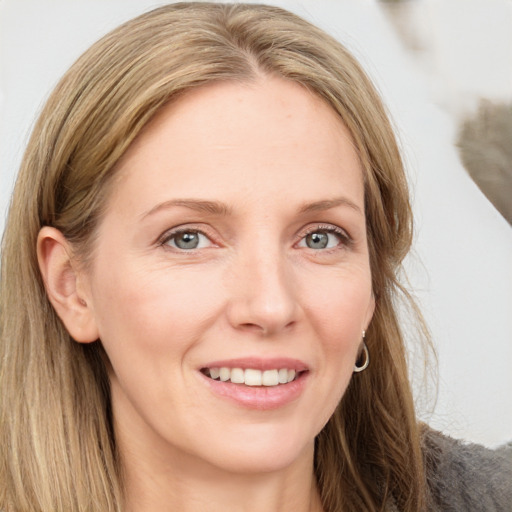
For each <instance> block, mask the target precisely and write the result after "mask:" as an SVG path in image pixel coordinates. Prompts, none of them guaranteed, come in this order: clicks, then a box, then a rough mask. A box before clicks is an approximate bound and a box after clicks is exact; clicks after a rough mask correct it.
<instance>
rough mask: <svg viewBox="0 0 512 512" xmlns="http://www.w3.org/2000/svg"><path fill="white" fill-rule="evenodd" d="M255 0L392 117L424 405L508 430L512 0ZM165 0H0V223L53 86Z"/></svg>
mask: <svg viewBox="0 0 512 512" xmlns="http://www.w3.org/2000/svg"><path fill="white" fill-rule="evenodd" d="M265 3H269V4H274V5H279V6H282V7H285V8H287V9H289V10H292V11H294V12H296V13H297V14H299V15H301V16H303V17H305V18H307V19H309V20H310V21H312V22H313V23H315V24H317V25H319V26H321V27H322V28H324V29H325V30H327V31H328V32H330V33H331V34H332V35H334V36H335V37H337V38H338V39H339V40H340V41H341V42H343V43H344V44H345V45H346V46H347V47H348V48H349V49H350V50H351V51H352V52H353V53H354V54H355V55H356V57H357V58H358V59H359V60H360V61H361V62H362V64H363V66H364V67H365V69H366V70H367V72H368V73H369V74H370V76H371V77H372V78H373V80H374V82H375V83H376V84H377V87H378V89H379V90H380V92H381V94H382V95H383V97H384V100H385V102H386V104H387V105H388V108H389V111H390V114H391V116H392V118H393V120H394V124H395V127H396V131H397V134H398V137H399V140H400V143H401V147H402V150H403V153H404V157H405V160H406V163H407V170H408V174H409V179H410V184H411V190H412V197H413V206H414V212H415V216H416V226H415V233H416V237H415V244H414V251H413V253H412V254H411V256H410V257H409V258H408V260H407V265H406V266H407V273H408V278H409V284H408V287H409V288H410V289H411V290H412V291H413V294H414V295H415V296H416V298H417V299H418V301H419V303H420V306H421V308H422V311H423V313H424V315H425V317H426V320H427V323H428V324H429V327H430V329H431V331H432V337H433V340H434V344H435V346H436V350H437V354H438V362H437V363H436V362H435V361H434V362H433V364H434V365H436V364H437V367H438V369H439V378H438V387H437V391H436V387H435V385H432V384H431V385H426V384H425V380H424V378H423V376H424V364H423V360H422V358H421V351H419V350H418V349H417V347H416V346H415V342H414V340H415V337H414V331H413V330H411V336H410V348H411V354H412V361H411V374H412V378H413V382H414V385H415V389H416V395H417V403H418V411H419V414H420V417H421V418H422V419H424V420H425V421H427V422H428V423H430V424H431V425H432V426H434V427H435V428H438V429H440V430H442V431H444V432H445V433H447V434H451V435H453V436H456V437H461V438H464V439H467V440H471V441H475V442H480V443H483V444H486V445H488V446H496V445H498V444H501V443H503V442H505V441H507V440H510V439H512V227H511V223H512V206H511V205H512V184H511V180H512V0H401V1H400V0H396V1H392V0H387V1H384V0H381V1H379V0H309V1H308V0H303V1H291V0H290V1H286V0H282V1H272V0H267V1H266V2H265ZM161 4H162V2H155V1H148V0H73V1H72V2H70V1H69V0H0V231H1V229H2V228H3V225H4V222H5V215H6V212H7V208H8V202H9V197H10V193H11V190H12V186H13V183H14V179H15V175H16V172H17V168H18V167H19V162H20V160H21V156H22V153H23V149H24V146H25V145H26V142H27V140H28V135H29V133H30V129H31V126H32V124H33V122H34V120H35V117H36V114H37V112H38V111H39V110H40V108H41V106H42V103H43V102H44V99H45V98H46V97H47V95H48V94H49V91H50V90H51V89H52V88H53V86H54V85H55V84H56V82H57V80H58V79H59V77H60V76H61V75H62V74H63V73H64V71H65V70H66V69H67V68H68V67H69V66H70V65H71V64H72V62H73V61H74V60H75V59H76V58H77V57H78V55H79V54H80V53H82V52H83V51H84V50H85V49H86V48H87V47H88V46H90V44H92V43H93V42H94V41H95V40H96V39H98V38H99V37H100V36H101V35H103V34H104V33H106V32H107V31H108V30H110V29H112V28H114V27H115V26H117V25H118V24H119V23H121V22H123V21H125V20H127V19H129V18H132V17H133V16H135V15H137V14H139V13H141V12H143V11H146V10H149V9H150V8H153V7H157V6H158V5H161ZM404 315H407V313H406V312H405V313H404ZM405 320H406V323H408V322H407V317H406V318H405Z"/></svg>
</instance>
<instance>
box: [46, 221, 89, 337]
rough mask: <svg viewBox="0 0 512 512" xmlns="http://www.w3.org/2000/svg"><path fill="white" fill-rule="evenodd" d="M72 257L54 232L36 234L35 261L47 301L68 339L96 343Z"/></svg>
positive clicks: (79, 274) (59, 235) (59, 236)
mask: <svg viewBox="0 0 512 512" xmlns="http://www.w3.org/2000/svg"><path fill="white" fill-rule="evenodd" d="M72 254H73V253H72V250H71V246H70V244H69V242H68V241H67V240H66V238H65V236H64V235H63V234H62V233H61V232H60V231H59V230H58V229H55V228H51V227H48V226H45V227H43V228H42V229H41V231H39V235H38V237H37V259H38V262H39V269H40V270H41V274H42V276H43V281H44V285H45V288H46V293H47V295H48V298H49V299H50V302H51V303H52V305H53V307H54V308H55V311H56V312H57V315H59V318H60V319H61V320H62V322H63V323H64V325H65V327H66V329H67V330H68V332H69V334H70V335H71V336H72V338H73V339H74V340H76V341H78V342H79V343H91V342H93V341H96V340H97V339H98V337H99V334H98V329H97V326H96V322H95V320H94V315H93V311H92V308H91V307H90V304H89V305H88V303H87V297H86V296H85V295H86V294H85V292H84V291H83V290H82V287H81V286H80V285H81V282H80V279H81V278H82V275H81V273H79V272H78V268H79V266H78V264H77V263H76V261H74V259H73V257H72Z"/></svg>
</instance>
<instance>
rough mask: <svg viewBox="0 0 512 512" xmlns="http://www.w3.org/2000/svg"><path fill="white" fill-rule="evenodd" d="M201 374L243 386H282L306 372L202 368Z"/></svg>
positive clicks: (287, 369) (280, 369) (281, 369)
mask: <svg viewBox="0 0 512 512" xmlns="http://www.w3.org/2000/svg"><path fill="white" fill-rule="evenodd" d="M201 373H202V374H203V375H206V376H207V377H209V378H210V379H213V380H217V381H221V382H231V383H233V384H243V385H245V386H267V387H273V386H280V385H283V384H288V383H290V382H293V381H294V380H297V379H298V378H299V377H300V376H301V375H302V374H304V373H306V371H296V370H294V369H289V368H279V369H273V370H257V369H254V368H245V369H243V368H228V367H225V366H223V367H221V368H202V369H201Z"/></svg>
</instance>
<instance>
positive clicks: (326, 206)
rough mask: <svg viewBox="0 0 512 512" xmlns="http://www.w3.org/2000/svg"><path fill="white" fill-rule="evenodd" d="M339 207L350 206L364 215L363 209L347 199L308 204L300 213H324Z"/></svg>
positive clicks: (340, 198)
mask: <svg viewBox="0 0 512 512" xmlns="http://www.w3.org/2000/svg"><path fill="white" fill-rule="evenodd" d="M338 206H348V207H349V208H351V209H352V210H354V211H356V212H357V213H360V214H361V215H362V214H363V212H362V210H361V208H359V206H357V204H356V203H354V202H353V201H351V200H350V199H348V198H346V197H336V198H334V199H326V200H323V201H315V202H314V203H306V204H304V205H302V207H301V208H300V209H299V212H300V213H310V212H322V211H326V210H330V209H332V208H336V207H338Z"/></svg>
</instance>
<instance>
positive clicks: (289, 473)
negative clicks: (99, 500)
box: [121, 446, 322, 512]
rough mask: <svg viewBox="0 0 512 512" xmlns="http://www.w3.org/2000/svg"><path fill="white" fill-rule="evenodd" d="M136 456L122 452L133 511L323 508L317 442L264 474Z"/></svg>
mask: <svg viewBox="0 0 512 512" xmlns="http://www.w3.org/2000/svg"><path fill="white" fill-rule="evenodd" d="M135 455H136V453H134V452H133V451H132V452H131V453H130V454H126V453H124V454H123V453H121V458H122V463H123V474H124V484H125V485H124V487H125V490H126V507H125V509H126V511H127V512H168V511H171V510H180V512H199V511H201V512H218V511H219V510H243V511H244V512H253V511H254V512H256V511H258V512H259V511H261V510H265V511H268V512H278V511H279V512H288V511H289V512H292V511H293V512H321V511H322V506H321V502H320V497H319V494H318V490H317V486H316V479H315V477H314V474H313V447H312V446H311V447H308V449H307V450H306V453H304V456H303V457H301V458H300V460H298V461H296V462H295V463H293V464H292V465H290V466H289V467H286V468H282V469H279V470H276V471H272V472H262V473H237V472H232V471H226V470H224V469H220V468H218V467H215V466H212V465H209V464H208V463H205V462H204V461H197V460H194V457H190V456H188V455H187V454H173V457H172V460H169V459H168V460H163V457H160V458H154V457H152V458H144V457H139V456H138V455H137V456H135ZM161 455H163V454H161Z"/></svg>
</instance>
